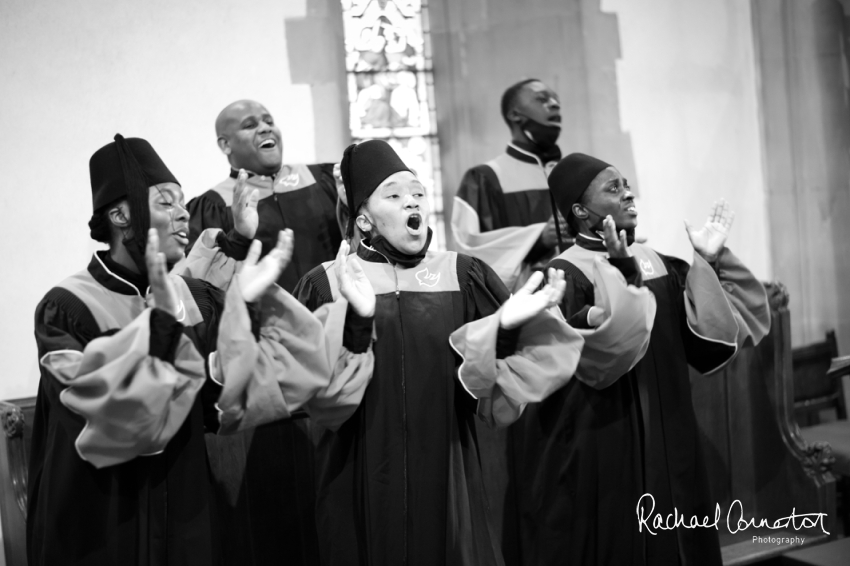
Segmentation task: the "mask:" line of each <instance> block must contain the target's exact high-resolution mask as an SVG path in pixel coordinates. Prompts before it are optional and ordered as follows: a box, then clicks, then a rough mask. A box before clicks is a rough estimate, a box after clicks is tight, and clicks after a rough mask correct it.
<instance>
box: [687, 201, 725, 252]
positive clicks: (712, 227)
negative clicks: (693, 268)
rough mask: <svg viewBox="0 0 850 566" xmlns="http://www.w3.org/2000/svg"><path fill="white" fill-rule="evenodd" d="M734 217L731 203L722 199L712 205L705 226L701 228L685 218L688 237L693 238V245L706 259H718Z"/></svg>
mask: <svg viewBox="0 0 850 566" xmlns="http://www.w3.org/2000/svg"><path fill="white" fill-rule="evenodd" d="M734 219H735V213H734V212H732V209H731V208H730V207H729V203H728V202H726V199H720V200H719V201H717V202H715V203H714V205H712V207H711V212H709V214H708V219H707V220H706V221H705V226H703V227H702V228H700V229H699V230H696V229H695V228H694V227H693V226H691V224H690V222H688V221H687V220H685V230H686V231H687V232H688V238H690V239H691V245H692V246H693V247H694V249H695V250H696V251H697V253H699V254H700V255H701V256H702V257H703V258H705V260H706V261H714V260H715V259H717V254H719V253H720V250H722V249H723V246H724V245H725V244H726V238H727V237H728V236H729V229H730V228H731V227H732V221H733V220H734Z"/></svg>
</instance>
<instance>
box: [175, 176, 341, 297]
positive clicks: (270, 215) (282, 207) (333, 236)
mask: <svg viewBox="0 0 850 566" xmlns="http://www.w3.org/2000/svg"><path fill="white" fill-rule="evenodd" d="M237 175H238V172H237V171H231V173H230V177H228V178H227V179H225V180H224V181H222V182H221V183H219V184H218V185H216V186H215V187H213V188H212V189H210V190H208V191H207V192H205V193H204V194H202V195H201V196H199V197H196V198H194V199H192V200H191V201H189V204H188V207H187V208H188V209H189V215H190V220H189V241H190V246H192V245H194V243H195V241H196V240H197V239H198V237H199V236H200V235H201V233H202V232H203V231H204V230H206V229H208V228H220V229H222V230H223V231H224V232H225V233H227V234H228V235H229V236H230V237H233V232H234V230H233V212H232V211H231V208H230V206H231V203H232V202H233V187H234V186H235V185H236V177H237ZM246 186H247V187H248V188H249V189H257V190H258V191H259V197H260V200H259V202H258V203H257V213H258V215H259V217H260V225H259V228H258V229H257V234H256V235H255V238H256V239H257V240H260V242H262V244H263V251H262V253H263V255H265V254H266V253H268V252H269V251H270V250H271V249H272V248H274V247H275V245H276V244H277V235H278V232H280V231H281V230H283V229H285V228H290V229H291V230H292V232H293V234H294V236H295V239H294V242H293V244H294V247H293V250H292V260H291V261H290V263H289V265H288V266H287V267H286V269H284V271H283V273H281V275H280V278H279V279H278V282H277V283H278V285H280V286H281V287H282V288H283V289H284V290H286V291H288V292H292V289H294V288H295V285H296V283H298V280H299V279H301V277H303V276H304V275H306V274H307V272H308V271H310V270H311V269H313V268H314V267H316V266H317V265H319V264H320V263H322V262H323V261H330V260H333V258H334V257H336V252H337V250H338V249H339V245H340V243H341V242H342V234H341V233H340V230H339V224H338V223H337V218H336V205H337V190H336V182H335V180H334V177H333V164H331V163H323V164H320V165H292V166H283V167H282V168H281V170H280V171H279V172H278V173H277V174H276V175H275V176H273V177H268V176H264V175H253V174H251V175H250V176H249V177H248V181H247V184H246ZM190 251H191V247H190V248H189V249H188V250H187V253H188V252H190Z"/></svg>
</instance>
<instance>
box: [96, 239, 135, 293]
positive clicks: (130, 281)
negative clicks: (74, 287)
mask: <svg viewBox="0 0 850 566" xmlns="http://www.w3.org/2000/svg"><path fill="white" fill-rule="evenodd" d="M88 271H89V273H91V276H92V277H94V280H95V281H97V282H98V283H100V284H101V285H103V286H104V287H106V288H107V289H109V290H110V291H112V292H114V293H119V294H121V295H136V294H138V295H141V296H142V297H144V296H145V293H146V292H147V288H148V276H147V273H134V272H133V271H131V270H129V269H127V268H126V267H124V266H123V265H121V264H120V263H118V262H116V261H115V260H113V259H112V257H110V255H109V251H108V250H101V251H98V252H95V254H94V257H92V260H91V262H90V263H89V267H88Z"/></svg>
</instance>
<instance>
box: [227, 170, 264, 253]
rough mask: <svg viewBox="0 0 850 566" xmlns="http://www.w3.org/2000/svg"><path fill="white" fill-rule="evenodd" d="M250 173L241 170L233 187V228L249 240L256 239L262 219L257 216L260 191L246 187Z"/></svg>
mask: <svg viewBox="0 0 850 566" xmlns="http://www.w3.org/2000/svg"><path fill="white" fill-rule="evenodd" d="M247 181H248V173H246V172H245V170H244V169H240V170H239V176H238V177H236V184H235V185H234V186H233V204H232V205H231V207H230V208H231V210H232V211H233V227H234V228H236V231H237V232H239V233H240V234H242V235H243V236H244V237H246V238H248V239H249V240H252V239H254V236H255V235H256V234H257V227H259V225H260V217H259V215H258V214H257V201H259V200H260V191H258V190H257V189H252V188H251V187H246V186H245V184H246V183H247Z"/></svg>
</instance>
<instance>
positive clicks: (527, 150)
mask: <svg viewBox="0 0 850 566" xmlns="http://www.w3.org/2000/svg"><path fill="white" fill-rule="evenodd" d="M506 152H507V154H508V155H510V156H511V157H513V158H515V159H519V160H520V161H525V162H526V163H535V164H537V165H540V166H541V167H545V166H546V164H547V163H557V162H558V161H560V160H561V148H560V147H558V146H557V145H553V146H552V147H550V148H547V149H545V150H542V149H540V148H538V147H536V146H534V147H532V146H531V144H517V142H511V143H510V144H508V148H507V150H506Z"/></svg>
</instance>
